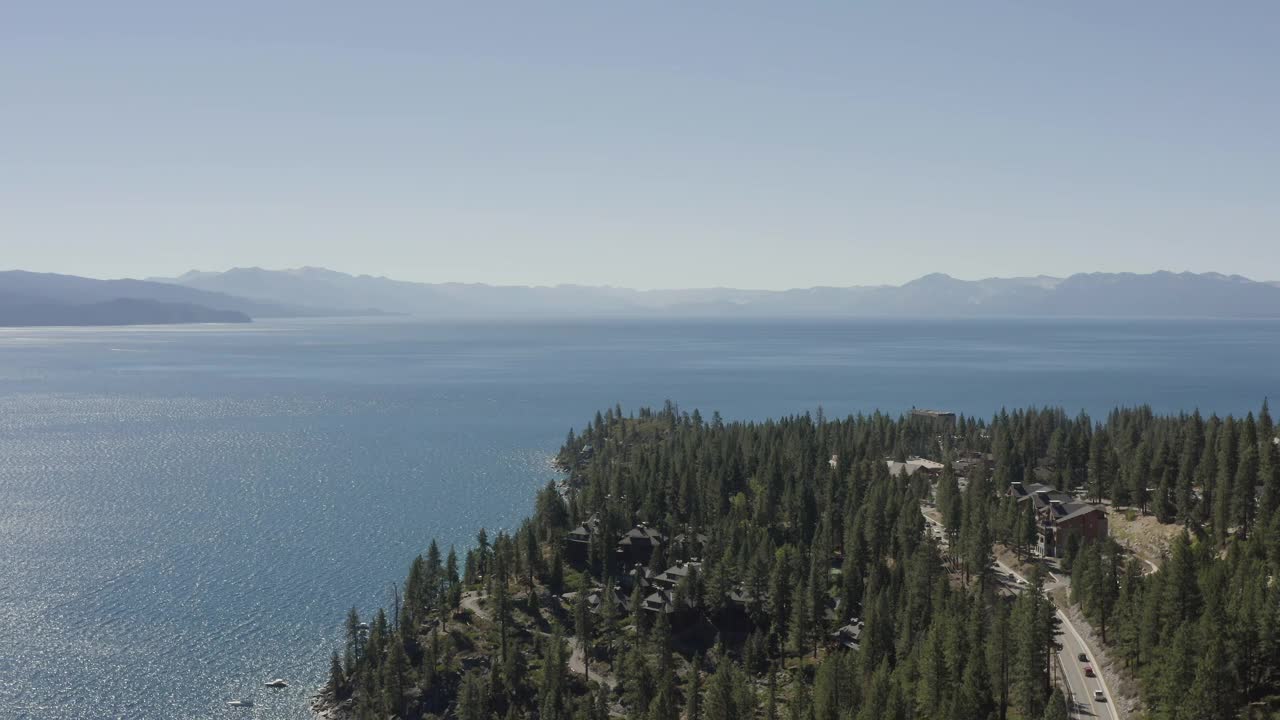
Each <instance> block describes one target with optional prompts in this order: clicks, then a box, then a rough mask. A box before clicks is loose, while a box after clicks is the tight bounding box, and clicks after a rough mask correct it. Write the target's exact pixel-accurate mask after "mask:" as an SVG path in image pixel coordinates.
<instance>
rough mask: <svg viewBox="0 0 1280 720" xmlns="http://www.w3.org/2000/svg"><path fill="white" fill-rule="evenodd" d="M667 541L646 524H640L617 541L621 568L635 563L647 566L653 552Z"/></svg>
mask: <svg viewBox="0 0 1280 720" xmlns="http://www.w3.org/2000/svg"><path fill="white" fill-rule="evenodd" d="M666 541H667V538H666V536H664V535H663V534H662V533H660V532H658V531H657V530H656V529H655V528H651V527H649V525H648V524H647V523H643V522H642V523H640V524H639V525H636V526H635V527H633V528H631V529H630V530H628V531H627V532H626V533H624V534H623V536H622V539H621V540H619V541H618V550H617V552H618V555H619V556H620V557H619V559H620V560H621V564H622V567H628V566H631V565H634V564H636V563H642V564H645V565H647V564H649V560H650V558H652V557H653V551H654V550H656V549H657V548H658V547H659V546H660V545H662V544H663V543H665V542H666Z"/></svg>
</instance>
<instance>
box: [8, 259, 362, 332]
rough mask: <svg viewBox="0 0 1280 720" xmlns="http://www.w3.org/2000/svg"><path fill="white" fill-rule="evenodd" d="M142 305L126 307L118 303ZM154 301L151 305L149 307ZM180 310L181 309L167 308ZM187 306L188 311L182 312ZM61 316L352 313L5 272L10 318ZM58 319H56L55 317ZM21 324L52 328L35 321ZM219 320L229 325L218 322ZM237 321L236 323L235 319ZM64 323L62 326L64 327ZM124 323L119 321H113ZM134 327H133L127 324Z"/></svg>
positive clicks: (158, 286) (148, 285)
mask: <svg viewBox="0 0 1280 720" xmlns="http://www.w3.org/2000/svg"><path fill="white" fill-rule="evenodd" d="M124 300H129V301H137V302H134V303H120V302H118V301H124ZM148 303H149V304H148ZM99 305H101V306H102V307H100V308H98V309H97V310H85V309H83V308H84V307H85V306H99ZM166 306H175V307H166ZM59 307H70V308H74V307H80V308H82V309H81V310H79V311H73V310H57V309H56V308H59ZM182 307H185V310H184V309H180V308H182ZM37 308H41V309H40V310H38V312H42V313H48V314H60V316H61V317H63V318H64V319H65V318H74V317H76V315H77V313H79V315H81V316H82V317H85V318H92V317H94V316H97V315H101V316H107V315H111V316H113V317H116V318H126V319H127V318H129V317H133V316H135V315H136V317H139V318H153V319H151V320H144V321H145V322H157V321H158V322H209V321H199V320H169V321H165V320H155V319H154V318H163V317H165V316H166V314H167V315H168V316H171V317H196V316H198V315H200V314H201V313H200V312H199V311H198V309H203V310H205V311H208V312H222V313H231V314H230V315H208V313H204V315H205V316H208V317H226V318H229V317H234V316H248V317H253V318H272V317H309V316H323V315H334V314H339V315H343V314H350V313H348V312H346V311H340V310H334V309H332V308H325V307H322V306H315V307H313V306H308V305H306V304H305V303H299V302H295V301H289V300H283V301H279V302H277V301H271V300H261V299H252V298H246V297H240V296H236V295H233V294H230V293H225V292H217V291H210V290H202V289H200V288H191V287H185V286H182V285H175V284H172V283H163V282H154V281H149V280H129V279H125V280H98V279H95V278H87V277H79V276H76V275H61V274H56V273H34V272H26V271H24V270H9V271H3V272H0V309H2V310H3V311H4V312H5V314H6V316H8V317H11V318H17V319H21V315H19V313H22V312H26V313H36V312H37ZM50 316H51V317H52V315H50ZM31 317H32V321H31V322H23V323H21V324H42V325H43V324H49V323H46V322H34V318H35V315H34V314H33V315H31ZM213 322H227V320H214V321H213ZM231 322H235V321H234V320H232V321H231ZM60 324H62V323H60ZM72 324H103V323H98V322H82V323H72ZM111 324H118V323H111ZM125 324H131V323H125Z"/></svg>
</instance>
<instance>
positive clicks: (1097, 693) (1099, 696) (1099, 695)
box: [1093, 690, 1107, 702]
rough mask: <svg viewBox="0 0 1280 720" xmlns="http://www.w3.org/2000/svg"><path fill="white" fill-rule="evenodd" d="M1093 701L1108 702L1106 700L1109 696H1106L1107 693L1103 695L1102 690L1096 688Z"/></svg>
mask: <svg viewBox="0 0 1280 720" xmlns="http://www.w3.org/2000/svg"><path fill="white" fill-rule="evenodd" d="M1093 701H1094V702H1106V701H1107V696H1106V695H1103V694H1102V691H1101V690H1094V691H1093Z"/></svg>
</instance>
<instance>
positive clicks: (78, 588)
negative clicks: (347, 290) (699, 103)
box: [0, 319, 1280, 720]
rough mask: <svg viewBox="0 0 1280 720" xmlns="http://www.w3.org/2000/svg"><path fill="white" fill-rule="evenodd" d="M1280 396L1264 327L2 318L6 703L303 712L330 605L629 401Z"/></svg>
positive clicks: (463, 537) (1, 573)
mask: <svg viewBox="0 0 1280 720" xmlns="http://www.w3.org/2000/svg"><path fill="white" fill-rule="evenodd" d="M1278 394H1280V323H1277V322H1275V321H1198V320H1197V321H1138V320H1132V321H1120V320H1117V321H1098V320H1088V321H1086V320H1079V321H1077V320H1054V321H1025V320H950V321H923V320H921V321H901V320H894V321H889V320H859V321H848V322H828V321H823V322H817V321H815V322H794V321H732V322H730V321H723V322H701V321H687V322H657V321H628V322H604V321H600V322H573V323H553V322H538V323H525V324H518V325H517V324H503V323H498V322H490V323H471V324H466V325H456V324H445V323H423V322H415V321H410V320H406V319H376V320H340V321H320V320H306V321H301V320H298V321H264V322H258V323H255V324H253V325H250V326H234V327H233V326H173V327H147V328H107V329H101V328H82V329H57V328H50V329H0V717H4V718H9V717H15V718H51V719H52V718H58V719H62V718H68V719H70V718H77V719H79V718H90V717H92V718H116V717H118V718H142V719H151V718H155V719H157V720H158V719H160V718H165V719H168V718H176V717H183V718H223V717H236V718H246V717H252V718H270V719H276V718H290V719H292V718H308V717H310V713H309V712H308V709H307V696H308V695H310V694H311V693H312V691H313V690H314V687H315V686H316V685H317V684H319V683H320V682H322V681H323V678H324V674H325V671H326V670H327V666H328V665H327V663H328V660H327V658H328V655H329V652H330V651H331V650H332V649H334V648H335V647H336V646H337V644H338V643H339V641H340V635H341V624H342V621H343V618H344V615H345V612H346V609H347V608H349V607H351V606H352V605H354V606H357V607H358V608H360V610H361V611H362V612H368V611H371V610H372V609H374V608H376V607H377V606H378V605H380V604H389V602H390V596H391V586H392V584H393V583H398V582H400V581H401V580H402V579H403V577H404V573H405V571H406V569H407V567H408V564H409V562H410V560H411V559H412V558H413V556H414V555H415V554H417V553H418V552H421V551H423V550H424V549H425V548H426V545H427V543H428V542H429V541H430V539H431V538H433V537H435V538H439V539H440V540H441V542H442V543H443V544H444V546H445V547H446V548H447V547H448V545H449V544H450V543H454V544H457V545H458V546H459V550H460V551H461V550H463V549H464V546H465V545H466V544H467V543H468V542H469V541H470V538H472V537H474V534H475V531H476V530H477V529H478V528H480V527H482V526H483V527H487V528H489V529H490V530H491V531H492V530H494V529H497V528H502V527H511V526H513V525H514V524H515V523H516V522H517V521H518V519H519V518H520V517H521V516H522V515H523V514H524V513H525V512H527V510H528V509H529V508H530V507H531V505H532V496H533V493H534V490H535V489H536V488H538V487H540V486H542V485H543V484H545V483H546V482H547V481H548V480H550V479H552V478H553V477H554V476H555V473H554V472H553V471H552V469H551V468H550V465H549V460H550V457H551V456H552V454H553V453H554V452H555V450H556V449H557V447H558V446H559V443H560V441H561V440H563V438H564V437H565V434H566V433H567V432H568V430H569V428H570V427H581V426H582V425H583V423H584V421H586V420H588V419H589V418H591V417H592V416H593V415H594V414H595V412H596V411H597V410H602V409H604V408H605V407H608V406H612V405H614V404H615V403H621V404H622V406H623V408H624V409H626V410H633V409H635V408H637V407H640V406H642V405H661V404H662V403H663V402H664V401H665V400H667V399H671V400H673V401H675V402H676V403H677V404H678V405H679V406H680V407H681V408H683V409H686V410H692V409H694V408H698V409H700V410H702V412H703V414H704V416H709V414H710V412H711V411H713V410H719V411H720V412H721V414H722V415H724V417H726V418H727V419H751V418H760V419H762V418H767V417H771V416H776V415H781V414H791V413H802V412H806V411H814V410H816V409H817V408H818V407H819V406H821V407H823V408H824V411H825V412H826V414H827V415H828V416H833V415H844V414H847V413H856V412H867V411H872V410H875V409H877V408H879V409H882V410H886V411H889V412H893V413H898V412H902V411H904V410H907V409H909V408H911V407H913V406H919V407H936V408H945V409H948V410H954V411H957V412H964V413H968V414H977V415H982V416H990V415H992V414H993V413H995V412H997V411H998V410H999V409H1000V408H1001V407H1009V408H1013V407H1020V406H1027V405H1061V406H1063V407H1065V408H1066V409H1067V410H1068V411H1069V412H1072V413H1074V412H1076V411H1078V410H1081V409H1084V410H1087V411H1089V412H1091V413H1094V414H1095V415H1098V414H1101V413H1105V412H1106V411H1107V410H1108V409H1110V408H1111V407H1113V406H1115V405H1119V404H1141V403H1147V404H1150V405H1152V406H1153V407H1154V408H1155V409H1156V410H1157V411H1179V410H1188V411H1189V410H1192V409H1195V408H1200V409H1201V410H1202V411H1205V412H1219V413H1227V412H1234V413H1244V412H1246V411H1249V410H1255V411H1256V409H1257V408H1258V406H1259V405H1260V404H1261V402H1262V399H1263V397H1264V396H1266V395H1271V396H1273V397H1274V396H1276V395H1278ZM274 677H284V678H287V679H289V680H290V682H292V683H293V685H292V687H290V688H289V689H287V690H283V691H272V690H267V689H265V688H263V687H262V683H263V682H264V681H265V680H267V679H270V678H274ZM238 697H251V698H253V699H254V700H255V702H256V703H257V706H256V707H254V708H253V709H250V710H236V709H229V708H227V707H225V703H226V702H227V701H228V700H230V699H233V698H238Z"/></svg>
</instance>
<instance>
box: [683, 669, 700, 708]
mask: <svg viewBox="0 0 1280 720" xmlns="http://www.w3.org/2000/svg"><path fill="white" fill-rule="evenodd" d="M684 696H685V706H684V720H702V659H701V658H700V657H694V659H693V662H692V664H691V666H690V668H689V682H688V685H687V686H686V687H685V690H684Z"/></svg>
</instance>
